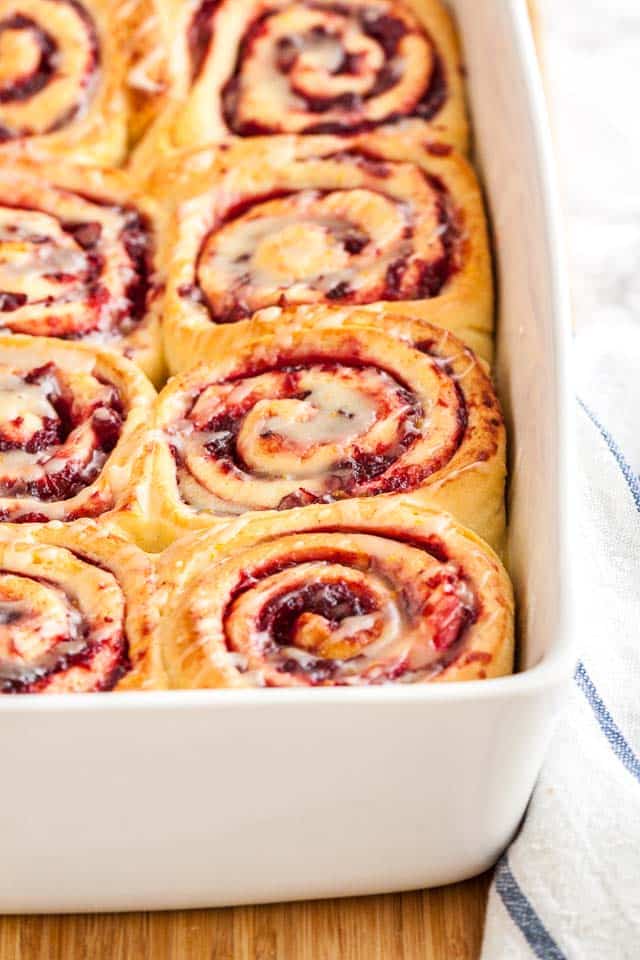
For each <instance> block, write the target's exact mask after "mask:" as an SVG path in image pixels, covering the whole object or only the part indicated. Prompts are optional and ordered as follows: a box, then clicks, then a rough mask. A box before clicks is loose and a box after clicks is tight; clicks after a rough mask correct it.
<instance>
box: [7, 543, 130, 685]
mask: <svg viewBox="0 0 640 960" xmlns="http://www.w3.org/2000/svg"><path fill="white" fill-rule="evenodd" d="M33 551H35V553H36V554H37V557H35V558H34V556H33V555H32V554H33ZM30 554H31V555H30ZM36 560H37V563H38V564H39V567H40V570H41V572H43V573H44V574H45V575H43V576H40V575H38V576H35V575H33V574H32V572H31V569H32V567H33V566H34V565H35V563H36ZM65 563H68V564H69V565H70V569H69V571H68V573H62V568H63V566H64V565H65ZM2 566H3V567H4V569H0V693H37V692H43V691H49V690H50V691H57V692H61V691H76V690H77V691H80V690H103V689H110V688H111V687H113V686H114V685H115V684H116V683H117V681H118V679H119V678H120V677H121V676H122V675H123V674H124V673H126V672H127V670H128V669H129V664H128V650H127V641H126V638H125V631H124V610H125V608H124V599H123V595H122V591H121V589H120V587H119V585H118V583H117V581H116V579H115V577H114V576H113V574H111V573H110V572H108V571H105V570H102V569H101V568H99V567H96V566H94V565H93V564H92V563H91V562H90V561H87V560H81V559H79V558H76V557H74V556H73V555H71V554H65V556H64V558H63V557H62V556H61V555H60V551H59V550H57V549H56V548H53V549H52V548H47V547H45V548H38V547H35V548H31V549H30V550H28V549H25V547H24V545H22V547H19V546H17V545H16V547H15V548H13V549H12V548H10V547H9V548H5V550H4V557H3V561H2ZM67 577H68V578H69V580H67V579H66V578H67ZM72 584H73V586H72ZM102 608H103V609H104V610H105V613H104V614H103V613H100V612H99V610H100V609H102ZM106 611H108V615H107V612H106Z"/></svg>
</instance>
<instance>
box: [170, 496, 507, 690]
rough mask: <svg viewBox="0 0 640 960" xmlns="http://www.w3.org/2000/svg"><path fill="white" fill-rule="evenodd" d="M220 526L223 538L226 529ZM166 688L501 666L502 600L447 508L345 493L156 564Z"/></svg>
mask: <svg viewBox="0 0 640 960" xmlns="http://www.w3.org/2000/svg"><path fill="white" fill-rule="evenodd" d="M231 534H233V535H231ZM159 578H160V596H161V617H160V631H159V636H160V641H161V645H162V651H163V654H164V662H165V665H166V668H167V672H168V674H169V681H170V685H171V686H173V687H191V688H193V687H231V688H241V687H309V686H363V685H369V684H388V683H425V682H429V681H450V680H476V679H481V678H485V677H497V676H501V675H503V674H506V673H509V672H510V671H511V670H512V662H513V601H512V593H511V587H510V584H509V579H508V577H507V574H506V572H505V570H504V568H503V567H502V564H501V563H500V561H499V560H498V557H497V556H496V554H494V553H493V551H492V550H491V548H490V547H488V546H487V545H486V544H485V543H483V542H482V540H480V539H479V538H478V537H476V536H475V535H474V534H472V533H470V532H469V531H468V530H466V529H465V528H464V527H461V526H459V525H458V524H457V523H456V522H455V521H454V520H453V519H452V518H451V517H450V516H449V515H448V514H443V513H438V512H435V511H432V510H428V509H419V508H415V507H412V506H411V505H408V504H406V503H405V504H403V503H401V502H400V503H391V502H383V501H380V500H351V501H346V502H344V503H335V504H329V505H320V506H315V507H305V508H304V509H302V510H293V511H290V512H289V513H287V514H281V515H280V516H278V517H270V518H268V519H264V520H259V519H254V520H251V521H249V522H248V523H245V524H239V525H238V526H237V527H236V528H235V529H234V530H232V531H230V536H229V537H228V538H226V539H223V540H221V539H220V537H219V536H217V535H216V534H214V533H211V532H209V533H206V534H199V535H198V534H196V535H195V536H192V537H185V538H183V539H182V540H181V541H178V542H177V543H176V544H174V546H172V547H170V548H169V550H167V551H166V553H165V554H164V555H163V557H162V558H161V560H160V568H159Z"/></svg>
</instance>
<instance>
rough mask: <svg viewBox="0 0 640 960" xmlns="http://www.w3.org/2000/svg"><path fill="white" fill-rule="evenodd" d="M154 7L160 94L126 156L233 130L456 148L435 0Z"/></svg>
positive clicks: (450, 41) (455, 77)
mask: <svg viewBox="0 0 640 960" xmlns="http://www.w3.org/2000/svg"><path fill="white" fill-rule="evenodd" d="M323 7H325V8H326V9H323ZM160 10H161V15H162V19H163V22H164V28H165V35H166V36H167V41H168V46H169V62H170V72H171V95H170V101H169V103H168V105H167V108H166V110H165V111H164V112H163V113H162V114H161V115H160V116H159V118H158V120H157V122H156V123H155V124H154V125H153V126H152V128H151V130H150V132H149V134H148V136H147V137H146V138H145V141H144V142H143V143H142V144H141V148H140V151H139V153H138V156H137V158H136V162H142V163H143V164H146V163H148V162H154V161H156V160H157V157H158V155H159V154H167V153H171V152H172V151H173V150H176V149H178V150H179V149H183V148H192V147H198V146H202V145H205V144H207V143H212V142H215V141H220V140H222V139H226V138H227V137H230V136H231V137H233V136H235V135H239V136H241V137H244V136H247V135H250V134H251V133H254V132H258V133H260V132H264V133H265V134H267V135H272V134H274V133H275V134H278V133H293V134H300V135H306V134H308V133H311V132H321V131H323V132H328V131H329V130H330V128H335V129H339V130H340V131H341V132H342V133H345V134H350V133H353V132H357V130H358V129H374V130H375V129H390V130H395V131H396V132H401V134H402V139H403V140H404V141H405V142H407V141H408V140H409V139H410V138H414V137H415V138H417V139H428V140H431V141H437V142H443V143H448V144H452V145H454V146H455V147H457V148H458V149H460V150H466V148H467V143H468V129H467V118H466V111H465V104H464V89H463V80H462V68H461V60H460V49H459V45H458V42H457V38H456V33H455V29H454V26H453V23H452V20H451V17H450V15H449V14H448V13H447V11H446V10H445V8H444V6H443V5H442V4H441V3H440V0H409V2H402V0H400V2H399V0H355V2H353V3H352V4H350V5H348V6H347V7H342V8H340V6H339V5H336V4H331V3H328V2H327V3H324V4H323V3H314V4H309V5H306V4H304V3H301V4H289V5H288V4H286V3H284V2H277V3H272V4H271V5H268V4H267V5H265V4H264V3H260V2H258V0H222V2H220V3H217V4H212V3H209V2H208V0H160ZM283 45H284V46H283ZM285 47H286V49H284V48H285ZM289 51H290V56H289V57H288V58H287V56H286V55H287V53H288V52H289ZM337 56H341V57H342V58H343V59H342V66H340V65H336V63H335V62H334V60H335V58H336V57H337ZM296 57H299V58H300V59H299V60H298V61H297V62H295V58H296ZM347 64H348V65H347ZM290 71H291V72H290ZM305 96H308V97H310V98H311V99H312V101H313V104H312V106H310V107H307V106H305V105H304V103H305ZM318 98H324V99H323V100H322V102H321V100H319V99H318ZM423 118H424V119H423Z"/></svg>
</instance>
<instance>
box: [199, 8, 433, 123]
mask: <svg viewBox="0 0 640 960" xmlns="http://www.w3.org/2000/svg"><path fill="white" fill-rule="evenodd" d="M205 6H207V4H206V2H205V3H203V4H202V5H201V7H200V9H199V11H198V13H197V14H196V16H195V17H194V19H193V21H192V28H193V29H194V30H196V35H195V36H194V39H193V40H192V39H191V34H190V48H191V51H192V53H191V59H192V69H193V71H194V77H195V76H197V74H198V73H199V71H200V69H201V65H202V59H203V54H202V53H201V49H202V48H204V50H205V51H206V49H207V48H208V45H209V42H210V39H211V15H210V14H207V15H206V16H205V15H203V20H202V23H201V21H200V15H201V13H202V11H203V10H204V8H205ZM211 6H213V4H211ZM306 6H307V7H309V8H310V9H313V10H318V11H321V12H324V13H330V14H337V15H338V16H341V17H343V18H344V19H345V20H347V21H349V22H351V23H356V24H357V25H358V27H359V29H360V30H361V31H362V32H363V34H365V35H366V36H368V37H370V38H371V39H373V40H375V41H376V43H378V44H379V45H380V47H381V49H382V51H383V53H384V56H385V63H384V65H383V66H382V67H381V68H380V70H378V72H377V74H376V76H375V78H374V79H373V82H372V84H371V86H370V88H369V89H368V91H367V92H366V93H364V94H355V93H350V92H346V93H341V94H338V95H336V96H323V95H322V94H321V93H318V94H313V95H310V94H309V93H308V92H307V91H303V90H300V89H297V88H296V87H295V86H293V87H292V92H293V93H295V95H296V97H297V98H298V99H299V100H301V101H302V103H303V104H304V106H305V107H306V109H307V110H308V111H309V113H311V114H321V113H324V112H326V111H329V110H336V109H341V110H344V111H347V112H351V113H357V112H358V111H359V110H362V109H363V108H364V107H365V105H366V102H367V101H368V100H370V99H372V98H373V97H378V96H380V95H382V94H384V93H386V92H387V91H389V90H390V89H392V87H393V86H394V85H395V84H396V83H397V82H398V79H399V77H400V72H401V70H402V63H401V60H400V57H399V54H398V49H399V46H400V43H401V41H402V38H403V37H404V36H406V35H407V34H408V32H409V29H408V27H407V26H406V24H405V23H404V21H403V20H401V19H400V18H398V17H394V16H393V15H392V14H380V13H379V12H378V11H376V10H374V9H367V8H366V7H365V8H360V9H356V10H354V9H352V8H349V7H348V6H346V5H340V4H332V5H321V4H314V3H307V4H306ZM279 13H280V9H277V10H275V11H273V10H272V11H269V10H267V11H266V12H265V13H262V14H261V15H260V16H259V17H258V18H257V19H256V20H254V21H253V23H251V24H250V25H249V26H248V28H247V30H246V32H245V35H244V37H243V39H242V42H241V44H240V49H239V52H238V57H237V60H236V65H235V68H234V71H233V73H232V74H231V76H230V77H229V80H228V81H227V83H226V84H225V86H224V88H223V90H222V108H223V115H224V118H225V122H226V124H227V127H228V129H229V130H231V131H232V132H234V133H235V134H237V135H238V136H256V135H258V136H259V135H261V134H271V133H277V132H278V130H279V128H277V127H276V126H271V125H268V124H261V123H260V122H259V121H255V120H250V121H244V120H241V119H240V118H239V117H238V116H237V114H238V105H239V98H240V95H241V90H240V85H241V74H242V68H243V64H244V62H245V61H246V60H247V59H249V58H250V57H251V56H252V54H253V47H254V45H255V43H256V40H257V39H258V38H259V37H263V36H264V35H265V34H266V33H267V31H268V30H269V20H270V19H271V18H272V17H274V16H277V15H278V14H279ZM323 37H330V38H331V39H332V40H333V41H334V42H337V43H339V42H340V36H339V35H338V34H336V33H334V32H332V31H329V30H327V29H325V28H324V27H322V26H315V27H313V28H312V29H311V30H310V31H309V33H308V34H307V35H305V36H301V37H295V36H293V37H280V38H278V40H277V41H276V43H275V50H274V63H275V66H276V68H277V69H278V70H279V72H280V73H282V74H284V75H288V74H290V72H291V71H292V69H293V67H294V65H295V63H296V61H297V58H298V56H299V54H300V53H301V51H303V50H304V48H305V41H307V40H311V41H312V42H317V41H318V40H321V39H322V38H323ZM427 40H428V42H429V43H430V44H431V46H432V50H433V69H432V71H431V75H430V77H429V80H428V84H427V87H426V89H425V90H424V92H423V94H422V96H421V97H420V98H419V100H418V101H417V103H414V104H412V105H408V106H406V107H404V108H403V109H402V110H398V111H395V112H391V113H390V114H389V115H388V116H386V117H384V118H382V119H381V120H375V121H374V120H367V119H366V118H363V119H362V120H360V121H359V120H358V119H357V118H356V119H354V118H349V119H345V120H344V121H335V120H331V121H327V122H322V121H320V122H311V123H309V124H308V125H307V126H306V127H305V128H304V129H303V130H302V131H301V132H302V133H308V134H311V133H316V134H319V133H326V134H346V133H357V132H362V131H365V130H369V129H373V128H375V127H376V126H379V125H380V123H389V122H396V121H397V120H399V119H401V118H402V117H403V116H417V117H420V118H422V119H424V120H430V119H431V118H432V117H433V116H435V114H436V113H437V112H438V111H439V110H440V109H441V108H442V106H443V104H444V102H445V101H446V98H447V82H446V76H445V70H444V65H443V62H442V59H441V57H440V56H439V54H438V52H437V51H436V50H435V49H434V48H433V43H432V41H431V40H430V38H428V37H427ZM362 62H363V58H362V55H361V54H352V53H350V52H349V51H347V50H345V51H344V54H343V56H342V59H341V61H340V62H339V63H338V65H337V66H336V67H335V68H334V69H333V70H331V73H333V74H334V75H336V74H343V75H344V74H346V75H348V74H352V75H357V74H358V71H359V69H360V67H361V64H362Z"/></svg>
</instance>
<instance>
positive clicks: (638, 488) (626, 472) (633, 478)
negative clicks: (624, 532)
mask: <svg viewBox="0 0 640 960" xmlns="http://www.w3.org/2000/svg"><path fill="white" fill-rule="evenodd" d="M578 403H579V404H580V406H581V407H582V409H583V410H584V412H585V413H586V415H587V416H588V417H589V420H591V422H592V424H593V425H594V427H596V428H597V430H598V432H599V434H600V436H601V437H602V439H603V440H604V442H605V443H606V445H607V446H608V448H609V450H610V451H611V453H612V454H613V456H614V459H615V461H616V463H617V464H618V466H619V467H620V472H621V473H622V476H623V477H624V479H625V480H626V481H627V486H628V487H629V490H630V491H631V496H632V497H633V502H634V503H635V505H636V509H637V510H639V511H640V480H638V477H637V475H636V474H635V473H634V472H633V470H632V469H631V467H630V466H629V464H628V463H627V460H626V458H625V455H624V454H623V452H622V450H621V449H620V447H619V446H618V444H617V443H616V441H615V440H614V439H613V437H612V436H611V434H610V433H609V431H608V430H607V428H606V427H604V426H603V425H602V424H601V423H600V421H599V420H598V418H597V417H596V415H595V413H593V411H592V410H590V409H589V407H588V406H587V405H586V403H585V402H584V401H583V400H581V399H580V397H578Z"/></svg>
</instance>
